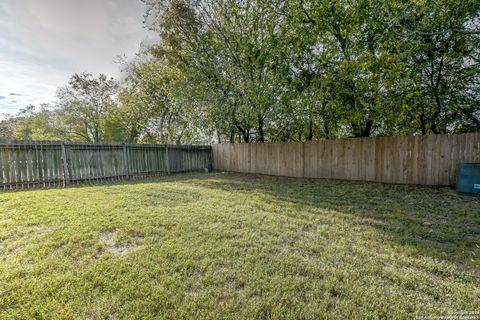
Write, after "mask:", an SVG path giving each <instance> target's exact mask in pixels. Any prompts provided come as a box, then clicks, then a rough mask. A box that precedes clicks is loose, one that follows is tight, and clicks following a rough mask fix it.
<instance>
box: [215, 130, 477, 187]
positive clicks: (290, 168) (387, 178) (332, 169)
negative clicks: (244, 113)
mask: <svg viewBox="0 0 480 320" xmlns="http://www.w3.org/2000/svg"><path fill="white" fill-rule="evenodd" d="M468 162H480V133H469V134H458V135H429V136H409V137H371V138H351V139H339V140H320V141H311V142H278V143H250V144H247V143H240V144H218V145H214V146H213V165H214V167H215V169H217V170H222V171H234V172H248V173H260V174H268V175H278V176H291V177H307V178H329V179H343V180H362V181H377V182H385V183H400V184H420V185H439V186H442V185H443V186H448V185H454V184H455V178H456V170H457V166H458V164H460V163H468Z"/></svg>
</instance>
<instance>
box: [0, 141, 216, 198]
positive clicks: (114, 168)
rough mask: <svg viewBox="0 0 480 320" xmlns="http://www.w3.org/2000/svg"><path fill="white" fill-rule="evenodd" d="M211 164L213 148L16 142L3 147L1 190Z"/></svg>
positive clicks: (162, 172) (0, 151) (137, 175)
mask: <svg viewBox="0 0 480 320" xmlns="http://www.w3.org/2000/svg"><path fill="white" fill-rule="evenodd" d="M210 163H211V147H210V146H176V145H175V146H174V145H148V144H121V143H79V142H57V141H48V142H40V141H38V142H37V141H28V142H18V141H15V142H7V143H0V189H3V190H6V189H22V188H32V187H50V186H65V185H68V184H81V183H95V182H100V181H115V180H128V179H139V178H147V177H154V176H161V175H166V174H170V173H177V172H186V171H193V170H200V169H204V168H207V167H208V165H209V164H210Z"/></svg>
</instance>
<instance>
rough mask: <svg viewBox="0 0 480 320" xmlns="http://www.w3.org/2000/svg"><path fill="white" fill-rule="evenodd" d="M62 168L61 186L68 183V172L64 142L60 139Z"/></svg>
mask: <svg viewBox="0 0 480 320" xmlns="http://www.w3.org/2000/svg"><path fill="white" fill-rule="evenodd" d="M62 168H63V186H66V185H67V184H70V174H69V171H68V161H67V151H66V150H65V142H64V141H62Z"/></svg>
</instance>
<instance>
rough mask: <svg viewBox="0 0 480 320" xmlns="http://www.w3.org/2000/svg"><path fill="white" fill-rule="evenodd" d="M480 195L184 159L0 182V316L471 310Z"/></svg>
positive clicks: (477, 271)
mask: <svg viewBox="0 0 480 320" xmlns="http://www.w3.org/2000/svg"><path fill="white" fill-rule="evenodd" d="M479 279H480V201H479V200H478V199H469V198H464V197H459V196H457V195H455V194H454V193H453V192H452V191H451V190H450V189H448V188H428V187H415V186H399V185H382V184H375V183H361V182H348V181H331V180H305V179H293V178H280V177H267V176H247V175H237V174H221V173H215V174H187V175H176V176H171V177H166V178H163V179H159V180H154V181H147V182H137V183H125V184H115V185H100V186H84V187H73V188H67V189H51V190H32V191H22V192H9V193H2V194H0V319H31V318H40V319H42V318H43V319H72V318H77V319H122V318H132V319H142V318H143V319H151V318H158V319H217V318H222V319H322V318H329V319H385V318H388V319H414V318H415V316H416V315H426V316H435V315H437V316H438V315H446V314H448V313H450V312H455V311H462V310H463V311H479V310H480V280H479Z"/></svg>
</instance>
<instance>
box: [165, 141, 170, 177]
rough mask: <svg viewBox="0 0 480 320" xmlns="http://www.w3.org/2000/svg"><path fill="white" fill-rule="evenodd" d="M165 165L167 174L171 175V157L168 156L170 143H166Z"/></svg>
mask: <svg viewBox="0 0 480 320" xmlns="http://www.w3.org/2000/svg"><path fill="white" fill-rule="evenodd" d="M165 165H166V167H167V174H168V175H170V159H169V158H168V145H167V144H166V145H165Z"/></svg>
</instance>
